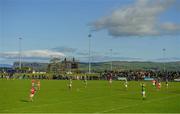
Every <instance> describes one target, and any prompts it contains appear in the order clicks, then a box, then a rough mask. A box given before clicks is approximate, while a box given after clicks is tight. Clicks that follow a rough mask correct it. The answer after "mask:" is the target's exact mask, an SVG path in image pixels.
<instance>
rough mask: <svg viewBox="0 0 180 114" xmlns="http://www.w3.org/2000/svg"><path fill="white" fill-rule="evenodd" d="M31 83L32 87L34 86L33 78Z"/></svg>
mask: <svg viewBox="0 0 180 114" xmlns="http://www.w3.org/2000/svg"><path fill="white" fill-rule="evenodd" d="M31 85H32V87H34V86H35V80H34V79H33V80H32V81H31Z"/></svg>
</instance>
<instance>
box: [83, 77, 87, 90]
mask: <svg viewBox="0 0 180 114" xmlns="http://www.w3.org/2000/svg"><path fill="white" fill-rule="evenodd" d="M86 87H87V78H86V77H84V88H86Z"/></svg>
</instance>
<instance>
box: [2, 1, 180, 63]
mask: <svg viewBox="0 0 180 114" xmlns="http://www.w3.org/2000/svg"><path fill="white" fill-rule="evenodd" d="M89 33H91V34H92V37H91V53H92V55H91V56H92V61H93V62H98V61H108V60H123V61H179V60H180V51H179V49H180V45H179V44H180V0H0V64H5V63H8V64H12V62H14V61H17V60H18V56H19V38H20V37H21V38H22V40H21V44H22V45H21V47H22V59H23V61H40V62H47V61H49V59H50V58H51V57H75V58H77V59H78V60H79V61H88V41H89V40H88V34H89ZM163 48H165V49H166V51H165V54H163V51H162V49H163ZM110 50H112V51H110ZM164 58H165V59H164Z"/></svg>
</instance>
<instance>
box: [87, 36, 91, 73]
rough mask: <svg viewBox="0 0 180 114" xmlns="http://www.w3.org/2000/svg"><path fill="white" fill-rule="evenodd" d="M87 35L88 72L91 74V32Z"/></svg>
mask: <svg viewBox="0 0 180 114" xmlns="http://www.w3.org/2000/svg"><path fill="white" fill-rule="evenodd" d="M88 37H89V68H88V69H89V74H91V34H89V35H88Z"/></svg>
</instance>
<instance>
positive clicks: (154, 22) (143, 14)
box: [91, 0, 180, 36]
mask: <svg viewBox="0 0 180 114" xmlns="http://www.w3.org/2000/svg"><path fill="white" fill-rule="evenodd" d="M174 3H175V1H174V0H137V2H135V3H134V4H132V5H128V6H125V7H122V8H118V9H116V10H114V11H113V12H112V13H111V14H110V15H107V16H105V17H102V18H100V19H99V20H97V21H95V22H93V23H92V24H91V26H92V28H93V29H95V30H101V29H106V30H107V31H108V32H109V34H110V35H112V36H141V35H145V36H149V35H163V34H164V33H165V32H166V33H165V34H174V33H177V32H178V33H180V32H179V31H178V29H176V28H179V27H180V25H176V26H175V24H176V23H172V22H170V23H169V24H168V23H164V24H161V23H160V22H158V18H159V16H160V14H162V13H163V12H165V11H166V10H167V9H168V8H169V7H170V6H172V5H173V4H174ZM164 29H166V31H164Z"/></svg>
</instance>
